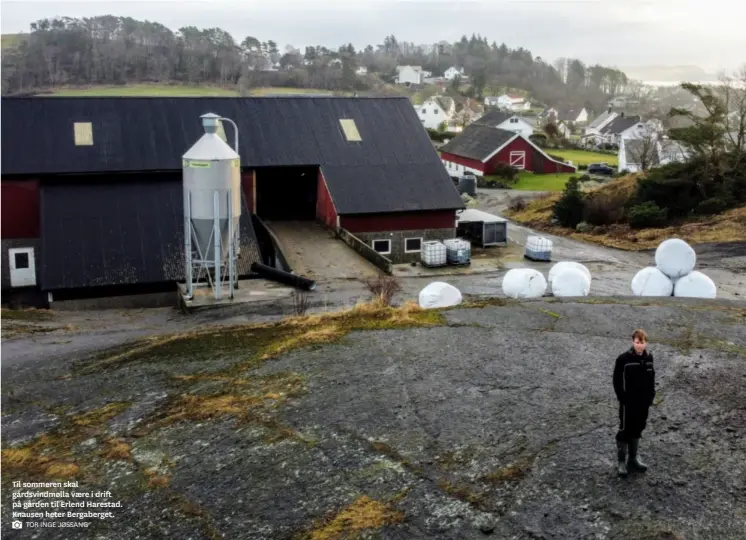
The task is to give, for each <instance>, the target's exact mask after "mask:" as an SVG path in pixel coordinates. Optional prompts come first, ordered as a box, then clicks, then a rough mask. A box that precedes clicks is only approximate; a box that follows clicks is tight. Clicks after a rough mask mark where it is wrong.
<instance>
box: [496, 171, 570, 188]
mask: <svg viewBox="0 0 746 540" xmlns="http://www.w3.org/2000/svg"><path fill="white" fill-rule="evenodd" d="M573 175H575V176H577V173H560V174H534V173H532V172H529V171H520V172H519V173H518V181H517V182H516V183H515V184H512V185H511V188H512V189H515V190H517V191H562V190H563V189H565V184H567V181H568V180H569V179H570V177H571V176H573ZM485 179H488V180H489V179H494V180H498V181H501V180H502V179H501V178H500V177H498V176H485Z"/></svg>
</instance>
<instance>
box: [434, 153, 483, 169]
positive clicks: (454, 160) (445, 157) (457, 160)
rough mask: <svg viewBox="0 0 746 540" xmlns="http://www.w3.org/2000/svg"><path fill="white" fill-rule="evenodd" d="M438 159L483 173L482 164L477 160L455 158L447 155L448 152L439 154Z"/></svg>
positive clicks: (452, 155)
mask: <svg viewBox="0 0 746 540" xmlns="http://www.w3.org/2000/svg"><path fill="white" fill-rule="evenodd" d="M440 159H442V160H445V161H450V162H451V163H458V164H459V165H463V166H464V167H471V168H472V169H477V170H478V171H482V172H484V163H482V162H481V161H479V160H478V159H470V158H465V157H461V156H456V155H454V154H449V153H448V152H441V154H440Z"/></svg>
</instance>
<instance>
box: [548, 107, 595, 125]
mask: <svg viewBox="0 0 746 540" xmlns="http://www.w3.org/2000/svg"><path fill="white" fill-rule="evenodd" d="M551 116H552V117H553V118H554V121H555V123H559V122H567V123H572V124H585V123H586V122H588V111H587V110H586V109H585V107H583V108H582V109H561V110H560V111H559V112H558V113H555V114H554V115H551Z"/></svg>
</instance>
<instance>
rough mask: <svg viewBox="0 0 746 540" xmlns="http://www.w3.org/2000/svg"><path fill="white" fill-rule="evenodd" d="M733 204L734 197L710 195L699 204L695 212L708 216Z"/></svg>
mask: <svg viewBox="0 0 746 540" xmlns="http://www.w3.org/2000/svg"><path fill="white" fill-rule="evenodd" d="M731 206H733V199H730V198H727V197H710V198H709V199H705V200H704V201H702V202H701V203H699V204H698V205H697V208H695V212H696V213H697V214H699V215H702V216H706V215H712V214H719V213H720V212H724V211H725V210H727V209H728V208H730V207H731Z"/></svg>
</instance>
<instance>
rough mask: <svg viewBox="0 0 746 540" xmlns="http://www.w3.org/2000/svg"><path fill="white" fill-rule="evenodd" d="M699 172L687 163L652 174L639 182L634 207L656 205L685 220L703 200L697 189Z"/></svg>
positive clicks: (672, 164) (669, 214) (654, 171)
mask: <svg viewBox="0 0 746 540" xmlns="http://www.w3.org/2000/svg"><path fill="white" fill-rule="evenodd" d="M699 174H700V173H699V172H698V171H697V170H695V168H694V167H692V166H690V165H689V164H686V163H671V164H669V165H664V166H663V167H658V168H655V169H651V170H650V171H648V174H647V176H646V177H644V178H640V179H639V180H638V182H637V195H636V197H635V201H634V203H633V204H642V203H646V202H652V203H655V205H656V206H658V207H660V208H667V209H668V216H669V217H671V218H679V217H685V216H687V215H689V214H690V213H691V212H692V210H694V209H695V208H697V205H699V203H700V202H701V201H702V199H703V197H702V193H701V192H700V191H699V189H698V188H697V183H698V180H700V179H699Z"/></svg>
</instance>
